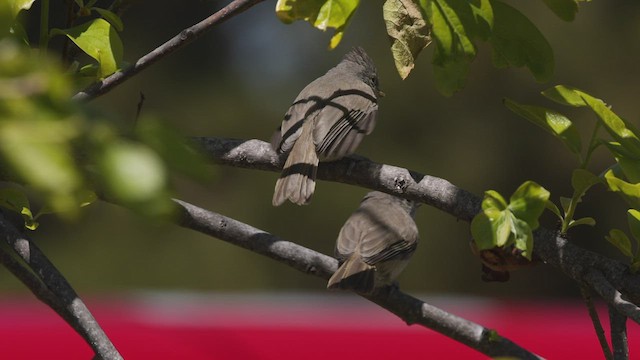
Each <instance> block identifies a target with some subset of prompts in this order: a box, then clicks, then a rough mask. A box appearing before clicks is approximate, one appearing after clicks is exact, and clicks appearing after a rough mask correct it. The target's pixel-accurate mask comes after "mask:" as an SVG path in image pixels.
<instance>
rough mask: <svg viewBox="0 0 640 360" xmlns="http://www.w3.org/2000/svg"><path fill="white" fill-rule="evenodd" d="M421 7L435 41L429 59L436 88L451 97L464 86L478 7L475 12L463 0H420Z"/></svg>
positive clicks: (471, 53)
mask: <svg viewBox="0 0 640 360" xmlns="http://www.w3.org/2000/svg"><path fill="white" fill-rule="evenodd" d="M421 6H422V7H423V9H424V10H425V13H426V14H427V20H428V23H430V24H431V36H432V38H433V39H434V40H435V44H436V49H434V52H433V60H432V63H433V69H434V77H435V80H436V87H437V89H438V91H440V92H441V93H442V94H443V95H445V96H451V95H453V93H454V92H456V91H458V90H460V89H461V88H462V87H463V86H464V83H465V80H466V78H467V73H468V71H469V64H470V62H471V61H472V60H473V58H474V57H475V54H476V49H475V45H474V44H473V43H472V41H471V35H473V34H474V33H475V32H477V31H478V30H476V29H477V28H479V25H477V24H476V21H477V19H478V15H477V14H478V11H480V10H478V9H477V8H476V10H475V11H476V12H475V13H474V10H473V9H472V7H471V5H470V3H469V2H467V1H463V0H431V1H421ZM485 6H487V5H486V4H485ZM482 11H484V12H483V13H482V15H484V16H487V17H488V16H490V15H489V14H488V12H489V10H488V9H486V8H485V9H482ZM483 19H484V18H483ZM483 21H485V20H483ZM486 27H487V26H486V25H485V31H486Z"/></svg>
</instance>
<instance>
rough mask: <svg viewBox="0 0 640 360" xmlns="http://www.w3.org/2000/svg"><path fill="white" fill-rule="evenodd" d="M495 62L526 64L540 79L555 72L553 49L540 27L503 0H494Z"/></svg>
mask: <svg viewBox="0 0 640 360" xmlns="http://www.w3.org/2000/svg"><path fill="white" fill-rule="evenodd" d="M491 4H492V5H493V14H494V21H493V32H492V35H491V38H490V42H491V43H492V44H493V62H494V64H495V66H496V67H499V68H500V67H508V66H516V67H521V66H526V67H527V68H529V70H530V71H531V73H532V74H533V76H534V77H535V78H536V80H537V81H540V82H542V81H548V80H549V79H551V76H552V75H553V69H554V60H553V50H552V49H551V46H550V45H549V43H548V42H547V40H546V39H545V37H544V36H543V35H542V33H541V32H540V30H538V28H536V26H535V25H534V24H533V23H532V22H531V21H530V20H529V19H528V18H527V17H526V16H524V15H523V14H522V13H521V12H519V11H518V10H516V9H515V8H513V7H511V6H509V5H507V4H505V3H503V2H501V1H492V2H491Z"/></svg>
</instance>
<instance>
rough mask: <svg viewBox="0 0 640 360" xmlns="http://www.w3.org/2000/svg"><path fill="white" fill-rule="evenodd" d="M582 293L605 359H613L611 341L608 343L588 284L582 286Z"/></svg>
mask: <svg viewBox="0 0 640 360" xmlns="http://www.w3.org/2000/svg"><path fill="white" fill-rule="evenodd" d="M580 293H581V295H582V299H583V300H584V303H585V305H586V306H587V310H588V312H589V317H590V318H591V323H592V324H593V328H594V330H595V331H596V335H597V336H598V342H599V343H600V348H601V349H602V353H603V355H604V358H605V360H613V354H612V353H611V348H610V347H609V343H607V337H606V335H605V334H604V329H603V328H602V323H601V322H600V317H599V316H598V312H597V311H596V307H595V305H594V304H593V299H592V298H591V290H590V289H589V288H588V287H587V286H584V285H583V286H581V287H580Z"/></svg>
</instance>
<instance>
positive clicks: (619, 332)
mask: <svg viewBox="0 0 640 360" xmlns="http://www.w3.org/2000/svg"><path fill="white" fill-rule="evenodd" d="M609 323H610V324H611V347H613V359H614V360H627V359H629V341H628V339H627V317H626V316H624V315H623V314H621V313H619V312H618V310H617V309H616V308H614V307H613V306H609Z"/></svg>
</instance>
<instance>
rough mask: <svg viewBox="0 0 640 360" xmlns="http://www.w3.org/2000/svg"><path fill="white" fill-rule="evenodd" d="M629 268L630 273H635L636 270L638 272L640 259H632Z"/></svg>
mask: <svg viewBox="0 0 640 360" xmlns="http://www.w3.org/2000/svg"><path fill="white" fill-rule="evenodd" d="M629 269H630V270H631V273H632V274H635V273H637V272H638V270H640V259H638V260H634V261H633V262H632V263H631V266H630V267H629Z"/></svg>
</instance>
